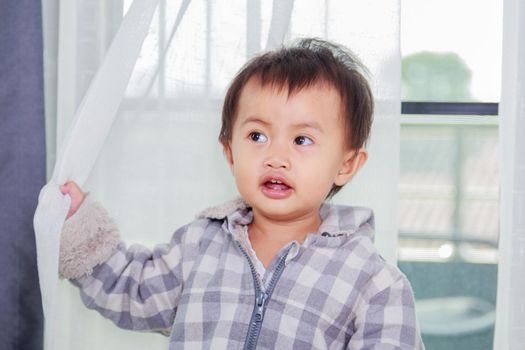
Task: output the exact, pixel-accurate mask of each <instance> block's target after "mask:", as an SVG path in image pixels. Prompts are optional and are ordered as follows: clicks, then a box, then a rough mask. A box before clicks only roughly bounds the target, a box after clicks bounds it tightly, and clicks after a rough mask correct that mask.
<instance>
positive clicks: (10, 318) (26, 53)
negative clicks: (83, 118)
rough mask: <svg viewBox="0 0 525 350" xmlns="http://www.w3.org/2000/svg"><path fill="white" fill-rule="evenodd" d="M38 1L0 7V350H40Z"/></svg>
mask: <svg viewBox="0 0 525 350" xmlns="http://www.w3.org/2000/svg"><path fill="white" fill-rule="evenodd" d="M42 69H43V66H42V20H41V2H40V0H32V1H31V0H0V223H1V224H0V349H2V350H11V349H17V350H19V349H42V328H43V317H42V305H41V299H40V289H39V285H38V272H37V267H36V250H35V240H34V232H33V223H32V221H33V213H34V211H35V208H36V204H37V199H38V192H39V190H40V188H41V187H42V186H43V185H44V184H45V180H46V174H45V136H44V135H45V129H44V128H45V125H44V96H43V72H42Z"/></svg>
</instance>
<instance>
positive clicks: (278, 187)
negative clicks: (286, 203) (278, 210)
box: [261, 179, 292, 199]
mask: <svg viewBox="0 0 525 350" xmlns="http://www.w3.org/2000/svg"><path fill="white" fill-rule="evenodd" d="M261 187H262V192H263V193H264V194H265V195H266V196H267V197H270V198H272V199H282V198H286V197H288V196H289V195H290V194H291V193H292V188H291V187H290V186H288V184H286V183H284V182H283V181H282V180H279V179H270V180H268V181H265V182H264V183H263V184H262V186H261Z"/></svg>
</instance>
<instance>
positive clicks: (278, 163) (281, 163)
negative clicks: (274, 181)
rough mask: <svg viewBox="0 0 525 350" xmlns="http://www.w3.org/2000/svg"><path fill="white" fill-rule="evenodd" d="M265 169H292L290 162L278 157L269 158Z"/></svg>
mask: <svg viewBox="0 0 525 350" xmlns="http://www.w3.org/2000/svg"><path fill="white" fill-rule="evenodd" d="M264 165H265V167H267V168H272V169H289V168H290V162H289V161H287V160H285V159H283V158H278V157H271V158H268V159H267V160H266V162H265V164H264Z"/></svg>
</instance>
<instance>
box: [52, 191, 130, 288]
mask: <svg viewBox="0 0 525 350" xmlns="http://www.w3.org/2000/svg"><path fill="white" fill-rule="evenodd" d="M119 242H120V239H119V234H118V228H117V226H116V225H115V223H114V222H113V220H112V219H111V218H110V216H109V215H108V213H107V211H106V210H105V209H104V208H103V207H102V206H101V205H100V204H99V203H97V202H96V201H94V200H92V199H91V197H90V196H89V195H88V196H87V197H86V198H85V199H84V202H83V203H82V205H81V206H80V208H79V209H78V210H77V212H76V213H75V214H74V215H73V216H71V217H70V218H69V219H68V220H66V222H65V223H64V226H63V228H62V235H61V237H60V258H59V262H60V264H59V275H60V277H61V278H69V279H76V278H80V277H83V276H86V275H89V274H91V272H92V270H93V268H94V267H95V266H96V265H98V264H100V263H102V262H104V261H106V260H107V259H109V257H110V256H111V255H112V253H113V252H114V250H115V249H116V247H117V245H118V244H119Z"/></svg>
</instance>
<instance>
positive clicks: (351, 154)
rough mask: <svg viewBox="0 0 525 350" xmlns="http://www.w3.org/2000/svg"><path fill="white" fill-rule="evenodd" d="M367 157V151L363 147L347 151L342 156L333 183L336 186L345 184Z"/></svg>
mask: <svg viewBox="0 0 525 350" xmlns="http://www.w3.org/2000/svg"><path fill="white" fill-rule="evenodd" d="M367 159H368V151H367V150H366V149H364V148H360V149H357V150H356V149H354V150H351V151H348V152H347V153H346V154H345V156H344V158H343V163H342V164H341V168H340V169H339V172H338V173H337V176H336V178H335V181H334V183H335V184H336V185H337V186H343V185H344V184H346V183H347V182H348V181H350V180H351V179H352V178H353V177H354V175H355V174H357V172H358V171H359V169H361V167H362V166H363V165H364V164H365V162H366V160H367Z"/></svg>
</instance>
